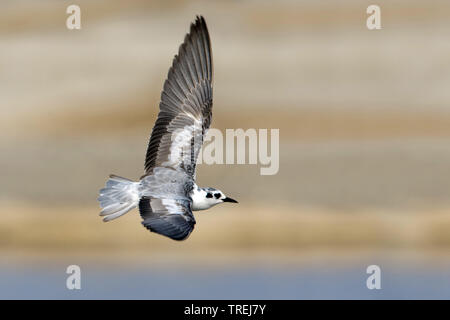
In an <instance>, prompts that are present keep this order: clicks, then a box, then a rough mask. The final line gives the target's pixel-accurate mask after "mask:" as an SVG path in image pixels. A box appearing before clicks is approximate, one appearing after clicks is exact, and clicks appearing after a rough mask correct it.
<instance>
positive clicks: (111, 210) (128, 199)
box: [98, 175, 140, 222]
mask: <svg viewBox="0 0 450 320" xmlns="http://www.w3.org/2000/svg"><path fill="white" fill-rule="evenodd" d="M138 186H139V182H134V181H132V180H129V179H126V178H122V177H119V176H115V175H110V176H109V179H108V181H106V187H105V188H103V189H101V190H100V196H99V197H98V201H99V202H100V207H101V208H102V211H101V212H100V216H104V218H103V221H105V222H107V221H111V220H114V219H116V218H118V217H120V216H123V215H124V214H125V213H127V212H128V211H130V210H131V209H134V208H135V207H136V206H137V205H138V203H139V199H140V196H139V189H138Z"/></svg>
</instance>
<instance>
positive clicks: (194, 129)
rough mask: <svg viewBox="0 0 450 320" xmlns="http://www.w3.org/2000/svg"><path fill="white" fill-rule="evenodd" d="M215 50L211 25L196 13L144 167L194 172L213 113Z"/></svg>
mask: <svg viewBox="0 0 450 320" xmlns="http://www.w3.org/2000/svg"><path fill="white" fill-rule="evenodd" d="M212 78H213V70H212V54H211V43H210V39H209V34H208V29H207V27H206V22H205V19H204V18H203V17H197V19H196V20H195V23H193V24H191V28H190V32H189V33H188V34H187V35H186V37H185V39H184V43H183V44H182V45H181V46H180V48H179V51H178V55H176V56H175V58H174V60H173V64H172V67H171V68H170V69H169V73H168V76H167V80H166V81H165V83H164V89H163V92H162V94H161V103H160V105H159V108H160V112H159V115H158V119H157V120H156V123H155V126H154V127H153V131H152V135H151V137H150V142H149V144H148V149H147V154H146V158H145V171H146V174H148V173H149V172H150V171H151V170H152V168H154V167H158V166H162V167H171V168H174V169H181V170H183V171H185V172H186V173H188V174H189V175H190V176H192V177H193V176H194V175H195V164H196V161H197V156H198V153H199V151H200V148H201V146H202V144H203V137H204V135H206V132H207V130H208V128H209V126H210V123H211V115H212V111H211V110H212Z"/></svg>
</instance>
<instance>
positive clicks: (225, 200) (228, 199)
mask: <svg viewBox="0 0 450 320" xmlns="http://www.w3.org/2000/svg"><path fill="white" fill-rule="evenodd" d="M222 201H223V202H232V203H238V202H237V201H236V200H234V199H231V198H228V197H226V198H225V199H223V200H222Z"/></svg>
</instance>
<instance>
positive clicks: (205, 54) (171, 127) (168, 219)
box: [99, 16, 225, 240]
mask: <svg viewBox="0 0 450 320" xmlns="http://www.w3.org/2000/svg"><path fill="white" fill-rule="evenodd" d="M212 81H213V63H212V53H211V41H210V38H209V34H208V28H207V26H206V22H205V19H204V18H203V17H201V16H200V17H197V18H196V20H195V22H194V23H193V24H191V26H190V31H189V33H188V34H187V35H186V37H185V38H184V42H183V44H182V45H181V46H180V48H179V50H178V54H177V55H176V56H175V58H174V59H173V63H172V66H171V68H170V69H169V72H168V75H167V79H166V81H165V83H164V86H163V91H162V93H161V102H160V104H159V108H160V111H159V114H158V118H157V120H156V122H155V125H154V127H153V130H152V134H151V136H150V140H149V143H148V148H147V153H146V157H145V174H144V175H143V176H142V177H141V179H140V181H139V182H133V181H131V180H128V179H125V178H121V177H118V176H110V179H109V180H108V181H107V183H106V187H105V188H104V189H102V190H101V191H100V197H99V201H100V205H101V207H102V208H103V210H102V211H101V213H100V215H102V216H104V221H110V220H113V219H115V218H118V217H120V216H121V215H123V214H125V213H126V212H128V211H129V210H131V209H133V208H135V207H137V206H138V207H139V211H140V214H141V217H142V219H143V221H142V224H143V225H144V226H145V227H146V228H147V229H149V230H150V231H152V232H156V233H159V234H161V235H164V236H166V237H169V238H172V239H174V240H184V239H186V238H187V237H188V236H189V235H190V233H191V232H192V230H193V229H194V225H195V223H196V222H195V218H194V215H193V214H192V210H193V209H194V210H203V209H205V208H206V207H210V206H212V205H214V204H216V203H217V202H218V201H220V200H219V199H216V200H215V202H211V201H207V202H205V203H203V202H202V201H203V200H204V199H203V198H202V197H204V195H205V194H206V193H204V192H203V191H202V190H201V189H200V188H198V187H197V186H196V184H195V182H194V179H195V167H196V161H197V157H198V154H199V151H200V148H201V147H202V145H203V139H204V136H205V135H206V132H207V130H208V129H209V126H210V124H211V117H212ZM202 192H203V193H202ZM194 195H195V197H194ZM199 197H200V198H199ZM223 197H225V196H223ZM193 199H194V200H193ZM224 199H225V198H224ZM195 200H197V201H200V202H201V205H200V206H193V203H194V204H195V203H196V202H195Z"/></svg>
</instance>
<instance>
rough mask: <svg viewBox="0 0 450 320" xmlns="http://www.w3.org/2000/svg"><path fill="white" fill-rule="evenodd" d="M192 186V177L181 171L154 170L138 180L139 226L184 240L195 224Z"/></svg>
mask: <svg viewBox="0 0 450 320" xmlns="http://www.w3.org/2000/svg"><path fill="white" fill-rule="evenodd" d="M193 187H194V181H193V180H192V178H191V176H190V175H189V174H187V173H186V172H184V171H182V170H175V169H172V168H165V167H155V168H153V170H152V172H151V174H149V175H147V176H145V177H144V178H142V179H141V181H140V195H141V200H140V202H139V211H140V212H141V217H142V219H143V221H142V224H143V225H144V226H145V227H146V228H147V229H149V230H150V231H153V232H156V233H159V234H162V235H164V236H166V237H169V238H172V239H174V240H184V239H186V238H187V237H188V236H189V234H190V233H191V232H192V230H193V229H194V225H195V219H194V215H193V214H192V211H191V203H192V200H191V198H190V197H189V194H190V193H191V191H192V188H193Z"/></svg>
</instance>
